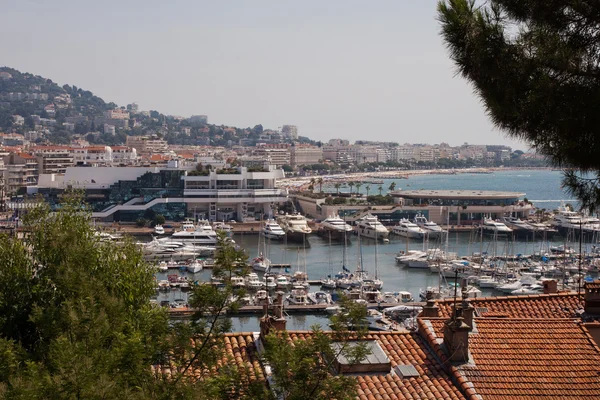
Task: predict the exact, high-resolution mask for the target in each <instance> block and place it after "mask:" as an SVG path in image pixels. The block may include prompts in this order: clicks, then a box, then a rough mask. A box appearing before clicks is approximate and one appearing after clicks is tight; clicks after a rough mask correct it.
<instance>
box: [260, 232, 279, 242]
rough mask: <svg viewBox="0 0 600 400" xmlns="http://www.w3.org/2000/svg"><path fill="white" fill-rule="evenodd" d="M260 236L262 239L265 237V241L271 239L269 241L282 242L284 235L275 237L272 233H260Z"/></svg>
mask: <svg viewBox="0 0 600 400" xmlns="http://www.w3.org/2000/svg"><path fill="white" fill-rule="evenodd" d="M262 235H263V236H264V237H266V238H267V239H271V240H283V239H284V238H285V234H283V235H276V234H274V233H271V232H265V231H262Z"/></svg>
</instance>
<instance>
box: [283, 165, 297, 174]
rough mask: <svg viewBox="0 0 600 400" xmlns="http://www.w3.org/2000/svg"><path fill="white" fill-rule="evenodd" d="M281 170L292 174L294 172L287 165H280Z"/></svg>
mask: <svg viewBox="0 0 600 400" xmlns="http://www.w3.org/2000/svg"><path fill="white" fill-rule="evenodd" d="M281 169H283V172H293V171H294V168H292V166H291V165H287V164H284V165H282V166H281Z"/></svg>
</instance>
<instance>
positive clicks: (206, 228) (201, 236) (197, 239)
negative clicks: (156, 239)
mask: <svg viewBox="0 0 600 400" xmlns="http://www.w3.org/2000/svg"><path fill="white" fill-rule="evenodd" d="M161 240H176V241H180V242H185V243H191V244H194V245H206V246H215V245H216V244H217V233H216V232H215V231H214V230H213V228H212V227H211V226H210V223H209V222H208V221H199V222H198V226H196V225H194V223H193V222H192V221H190V220H186V221H185V222H184V223H183V224H182V225H181V229H180V230H179V231H177V232H175V233H174V234H173V235H171V237H170V238H165V239H161Z"/></svg>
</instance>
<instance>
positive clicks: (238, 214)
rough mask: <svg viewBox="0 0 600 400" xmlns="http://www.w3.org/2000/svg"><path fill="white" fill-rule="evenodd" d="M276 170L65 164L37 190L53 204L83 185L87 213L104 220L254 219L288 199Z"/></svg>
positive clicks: (49, 175) (263, 168)
mask: <svg viewBox="0 0 600 400" xmlns="http://www.w3.org/2000/svg"><path fill="white" fill-rule="evenodd" d="M283 177H284V173H283V171H282V170H281V169H278V168H275V167H274V166H263V167H261V168H257V167H255V168H246V167H239V168H223V169H216V170H214V169H213V170H211V171H207V170H202V171H197V170H184V169H178V168H168V167H167V168H158V167H155V168H143V167H126V168H125V167H124V168H102V167H97V168H94V167H91V168H68V169H67V171H66V173H65V174H64V175H58V174H46V175H41V176H40V182H39V184H38V192H39V193H41V194H42V195H43V196H44V197H45V198H46V199H47V201H48V202H49V203H50V204H51V205H53V206H55V205H56V204H58V203H59V200H60V195H61V193H62V192H63V191H64V190H66V189H67V188H78V189H84V191H85V194H86V201H87V202H88V204H90V206H91V207H92V208H93V211H94V212H93V214H92V217H94V218H98V219H101V220H106V221H135V220H137V219H138V218H142V217H145V216H146V217H147V216H148V215H154V214H162V215H164V216H165V217H166V218H167V219H169V220H182V219H184V218H186V217H192V218H196V219H199V218H205V219H208V220H211V221H221V220H226V221H227V220H232V219H235V220H238V221H243V220H245V219H247V218H252V219H255V218H259V217H260V216H262V215H263V214H270V213H271V212H272V209H273V207H274V205H275V204H279V203H284V202H286V201H287V200H288V198H287V191H286V190H283V189H278V188H276V187H275V182H276V180H277V179H280V178H283Z"/></svg>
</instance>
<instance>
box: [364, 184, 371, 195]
mask: <svg viewBox="0 0 600 400" xmlns="http://www.w3.org/2000/svg"><path fill="white" fill-rule="evenodd" d="M365 190H366V191H367V197H369V190H371V186H369V185H367V186H365Z"/></svg>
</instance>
